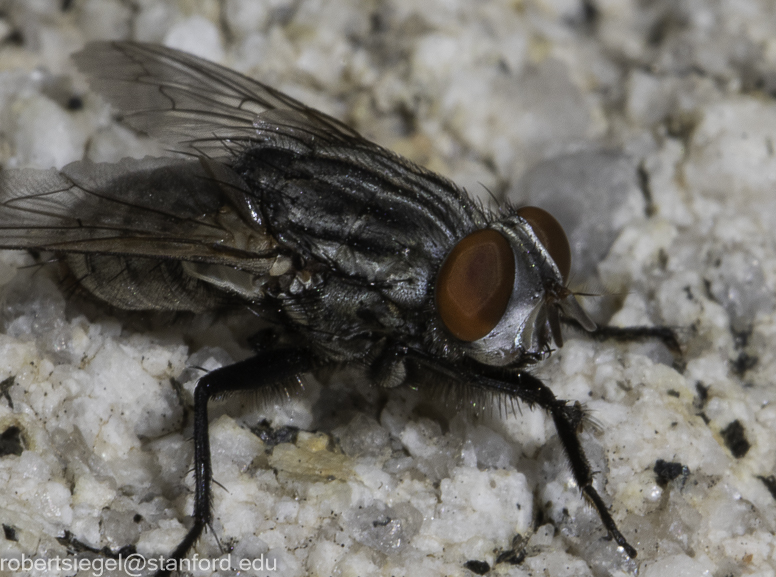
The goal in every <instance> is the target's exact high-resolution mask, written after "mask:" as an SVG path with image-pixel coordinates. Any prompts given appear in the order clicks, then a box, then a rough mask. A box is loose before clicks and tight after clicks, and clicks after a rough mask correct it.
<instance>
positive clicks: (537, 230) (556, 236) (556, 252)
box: [517, 206, 571, 282]
mask: <svg viewBox="0 0 776 577" xmlns="http://www.w3.org/2000/svg"><path fill="white" fill-rule="evenodd" d="M517 215H518V216H520V217H522V218H524V219H525V220H526V221H527V222H528V224H529V225H530V226H531V228H532V229H533V231H534V234H535V235H536V236H537V237H538V238H539V242H541V243H542V245H543V246H544V248H545V249H547V252H548V253H550V256H551V257H552V260H554V261H555V264H556V265H558V269H560V274H561V276H562V277H563V282H566V281H567V280H568V278H569V272H571V247H570V246H569V239H568V238H566V233H565V232H563V227H562V226H561V225H560V223H559V222H558V221H557V220H555V217H554V216H552V215H551V214H550V213H549V212H547V211H546V210H543V209H541V208H537V207H535V206H524V207H523V208H520V209H518V210H517Z"/></svg>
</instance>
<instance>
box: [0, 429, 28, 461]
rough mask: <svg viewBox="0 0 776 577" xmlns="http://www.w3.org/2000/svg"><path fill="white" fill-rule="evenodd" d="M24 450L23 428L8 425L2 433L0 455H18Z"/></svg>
mask: <svg viewBox="0 0 776 577" xmlns="http://www.w3.org/2000/svg"><path fill="white" fill-rule="evenodd" d="M23 451H24V445H23V444H22V430H21V429H20V428H19V427H13V426H12V427H8V428H7V429H6V430H5V431H3V432H2V433H1V434H0V457H5V456H6V455H16V456H17V457H18V456H19V455H21V454H22V452H23Z"/></svg>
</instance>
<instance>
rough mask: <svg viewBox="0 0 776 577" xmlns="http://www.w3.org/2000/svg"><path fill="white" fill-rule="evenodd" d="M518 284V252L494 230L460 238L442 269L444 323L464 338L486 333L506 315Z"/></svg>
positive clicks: (440, 289) (438, 286)
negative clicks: (516, 254) (513, 291)
mask: <svg viewBox="0 0 776 577" xmlns="http://www.w3.org/2000/svg"><path fill="white" fill-rule="evenodd" d="M514 285H515V255H514V253H513V252H512V247H511V246H510V245H509V241H508V240H507V239H506V238H505V237H504V235H502V234H501V233H500V232H496V231H495V230H492V229H485V230H478V231H477V232H473V233H471V234H470V235H468V236H466V237H465V238H464V239H463V240H461V241H460V242H459V243H458V244H457V245H455V247H454V248H453V250H451V251H450V254H448V255H447V258H446V259H445V261H444V262H443V263H442V268H441V269H439V276H438V277H437V281H436V304H437V310H438V311H439V316H440V317H442V322H443V323H444V324H445V327H447V330H449V331H450V332H451V333H453V335H455V336H456V337H457V338H459V339H461V340H462V341H476V340H477V339H481V338H482V337H484V336H485V335H487V334H488V333H489V332H490V331H492V330H493V329H494V328H495V326H496V325H497V324H498V323H499V321H500V320H501V317H502V316H504V311H506V310H507V305H508V304H509V297H510V296H512V289H513V287H514Z"/></svg>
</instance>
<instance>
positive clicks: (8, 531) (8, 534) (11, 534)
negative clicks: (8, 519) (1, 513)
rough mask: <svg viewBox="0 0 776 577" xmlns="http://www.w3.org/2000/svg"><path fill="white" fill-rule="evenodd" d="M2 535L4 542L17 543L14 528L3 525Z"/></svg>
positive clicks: (17, 538)
mask: <svg viewBox="0 0 776 577" xmlns="http://www.w3.org/2000/svg"><path fill="white" fill-rule="evenodd" d="M3 534H4V535H5V539H6V541H18V540H19V537H17V536H16V527H11V526H10V525H6V524H5V523H3Z"/></svg>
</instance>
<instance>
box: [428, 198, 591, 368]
mask: <svg viewBox="0 0 776 577" xmlns="http://www.w3.org/2000/svg"><path fill="white" fill-rule="evenodd" d="M570 269H571V249H570V247H569V242H568V239H567V238H566V234H565V232H564V231H563V228H562V227H561V225H560V223H558V221H557V220H555V218H554V217H553V216H552V215H550V214H549V213H548V212H546V211H545V210H542V209H541V208H536V207H530V206H528V207H522V208H519V209H510V210H508V212H507V213H506V214H505V215H504V216H503V217H502V218H500V219H499V220H497V221H496V222H493V223H492V224H491V225H490V227H489V228H485V229H481V230H478V231H475V232H472V233H470V234H469V235H467V236H466V237H464V238H463V239H461V240H460V241H459V242H458V244H456V245H455V247H454V248H453V249H452V250H451V251H450V253H449V254H448V255H447V257H446V258H445V260H444V262H443V263H442V266H441V268H440V270H439V273H438V275H437V279H436V287H435V299H436V308H437V312H438V313H439V317H440V319H441V321H442V324H443V325H444V327H445V328H446V329H447V331H448V332H449V333H450V334H452V335H453V337H455V338H456V339H457V340H458V341H460V343H461V347H462V350H463V351H464V353H465V354H466V355H467V356H469V357H471V358H473V359H475V360H477V361H479V362H482V363H485V364H489V365H497V366H505V365H510V364H518V363H521V362H525V361H526V360H527V359H530V358H539V357H541V356H543V355H544V354H546V352H547V351H548V350H549V344H550V339H552V340H554V341H555V344H556V345H557V346H562V344H563V341H562V337H561V330H560V314H561V313H562V314H563V315H565V316H566V317H570V318H572V319H575V320H576V321H578V322H579V323H580V325H582V326H583V327H584V328H585V329H587V330H593V329H595V323H594V322H593V321H592V320H591V319H590V317H589V316H588V315H587V313H585V311H584V310H583V309H582V307H581V306H580V305H579V303H578V302H577V300H576V298H575V296H574V294H573V293H572V292H571V291H570V290H569V289H568V288H566V283H567V281H568V275H569V271H570Z"/></svg>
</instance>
